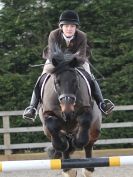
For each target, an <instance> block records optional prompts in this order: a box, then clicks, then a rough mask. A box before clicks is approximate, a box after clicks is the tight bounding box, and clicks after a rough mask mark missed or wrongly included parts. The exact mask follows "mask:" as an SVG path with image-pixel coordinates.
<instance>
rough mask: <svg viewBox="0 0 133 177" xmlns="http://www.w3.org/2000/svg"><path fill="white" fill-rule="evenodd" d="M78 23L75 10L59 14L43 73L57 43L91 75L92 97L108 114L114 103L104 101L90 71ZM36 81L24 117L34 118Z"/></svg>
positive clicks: (82, 35)
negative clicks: (57, 25) (57, 26)
mask: <svg viewBox="0 0 133 177" xmlns="http://www.w3.org/2000/svg"><path fill="white" fill-rule="evenodd" d="M79 23H80V22H79V16H78V14H77V13H76V12H75V11H72V10H66V11H64V12H63V13H62V14H61V15H60V18H59V28H58V29H55V30H53V31H52V32H51V33H50V35H49V39H48V52H47V56H46V54H45V53H44V52H43V58H48V59H47V61H46V63H45V65H44V69H43V74H44V73H46V72H47V71H46V70H47V68H49V67H53V66H52V64H51V62H50V58H51V57H52V55H53V52H54V47H55V44H57V45H58V46H59V48H60V49H61V50H62V51H63V52H66V51H68V52H71V53H72V54H74V56H75V57H76V59H77V61H78V63H80V65H82V67H83V68H84V69H85V70H86V71H87V72H88V73H89V75H90V76H91V82H92V83H93V86H94V87H93V88H91V90H92V94H93V96H94V99H95V100H96V102H97V105H98V106H99V108H100V110H101V111H102V112H103V113H104V114H106V115H108V114H109V113H110V112H111V111H112V109H113V108H114V104H113V103H112V102H106V101H105V100H104V99H103V96H102V93H101V90H100V87H99V85H98V83H97V81H96V79H95V78H94V76H93V75H92V74H91V72H90V66H89V63H88V60H87V57H86V53H87V49H89V48H88V47H89V46H88V45H87V37H86V34H85V33H84V32H82V31H80V30H79V28H78V27H79ZM89 51H90V49H89ZM38 82H39V79H38V81H37V83H36V85H35V88H34V91H33V94H32V98H31V102H30V106H29V107H27V108H26V109H25V112H24V114H23V117H24V118H29V119H33V120H34V119H35V115H36V112H37V106H38V103H39V99H40V93H39V92H40V91H39V90H38V89H39V87H38ZM91 85H92V84H91ZM36 90H37V91H36Z"/></svg>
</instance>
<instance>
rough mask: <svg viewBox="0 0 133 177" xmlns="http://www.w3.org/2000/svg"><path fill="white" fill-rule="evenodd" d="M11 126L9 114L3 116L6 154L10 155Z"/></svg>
mask: <svg viewBox="0 0 133 177" xmlns="http://www.w3.org/2000/svg"><path fill="white" fill-rule="evenodd" d="M9 128H10V120H9V116H3V129H4V130H5V132H4V146H5V155H10V154H11V152H12V151H11V150H10V145H11V139H10V132H9Z"/></svg>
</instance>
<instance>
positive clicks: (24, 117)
mask: <svg viewBox="0 0 133 177" xmlns="http://www.w3.org/2000/svg"><path fill="white" fill-rule="evenodd" d="M30 109H32V110H34V111H35V115H34V118H33V117H28V116H25V113H26V112H27V111H28V110H30ZM36 117H37V109H36V108H34V107H33V106H28V107H27V108H26V109H25V110H24V113H23V119H27V120H32V121H33V122H34V121H35V119H36Z"/></svg>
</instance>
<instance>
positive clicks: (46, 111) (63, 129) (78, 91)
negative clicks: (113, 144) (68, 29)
mask: <svg viewBox="0 0 133 177" xmlns="http://www.w3.org/2000/svg"><path fill="white" fill-rule="evenodd" d="M55 56H56V57H53V59H52V61H51V62H52V64H53V65H54V69H53V70H52V71H49V72H50V76H49V79H48V80H47V82H46V84H45V87H44V88H43V92H42V103H41V106H40V110H39V115H40V118H41V121H42V124H43V128H44V133H45V135H46V136H47V137H48V138H49V139H50V141H51V142H52V146H53V147H52V150H51V151H50V152H51V154H52V155H51V156H52V158H65V159H69V158H70V154H71V153H72V152H74V151H75V150H77V149H84V151H85V157H86V158H87V157H91V156H92V147H93V144H94V142H95V141H96V140H97V139H98V137H99V134H100V128H101V120H102V116H101V112H100V110H99V109H98V107H97V104H96V103H95V101H94V100H93V98H92V96H91V93H90V92H89V89H88V86H87V83H86V81H85V79H84V78H83V76H82V75H81V74H80V72H79V71H78V69H76V68H75V67H76V64H75V63H76V59H75V58H73V57H72V56H71V55H66V54H58V55H55ZM93 170H94V169H93V168H88V169H86V170H85V172H84V176H87V175H88V176H89V175H90V174H91V173H92V172H93ZM64 171H65V172H64V175H65V173H67V176H68V177H71V176H73V177H76V172H75V173H74V174H73V173H72V174H71V171H72V170H70V169H67V170H64Z"/></svg>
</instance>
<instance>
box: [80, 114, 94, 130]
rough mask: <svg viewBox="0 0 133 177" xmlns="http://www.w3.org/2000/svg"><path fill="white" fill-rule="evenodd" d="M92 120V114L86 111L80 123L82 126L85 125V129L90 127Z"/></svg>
mask: <svg viewBox="0 0 133 177" xmlns="http://www.w3.org/2000/svg"><path fill="white" fill-rule="evenodd" d="M91 121H92V116H91V115H90V114H87V113H85V114H84V115H82V116H81V117H80V118H79V119H78V122H79V125H80V127H83V128H85V129H89V128H90V125H91Z"/></svg>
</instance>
